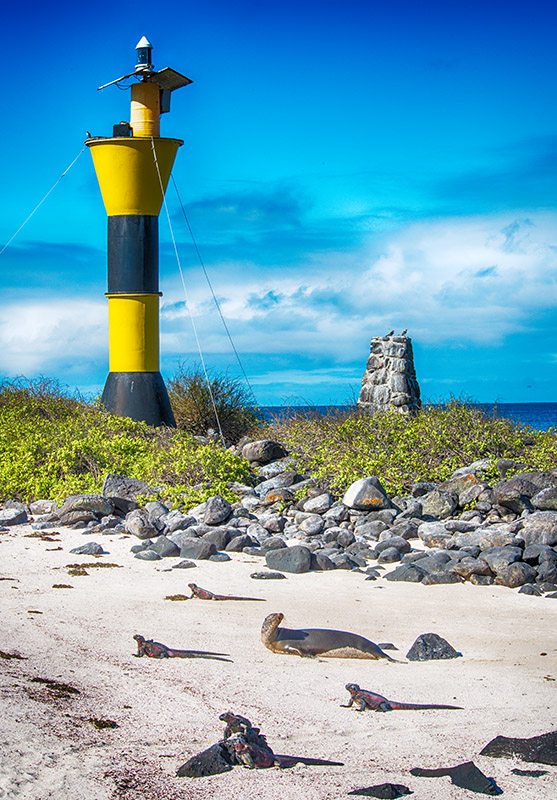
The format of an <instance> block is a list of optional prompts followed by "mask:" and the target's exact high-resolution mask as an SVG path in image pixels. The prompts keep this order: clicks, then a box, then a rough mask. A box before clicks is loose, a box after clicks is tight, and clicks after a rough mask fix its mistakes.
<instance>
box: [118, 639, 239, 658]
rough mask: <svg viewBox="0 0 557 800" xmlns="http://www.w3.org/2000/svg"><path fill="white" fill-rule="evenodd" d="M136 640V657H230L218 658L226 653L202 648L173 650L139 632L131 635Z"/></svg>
mask: <svg viewBox="0 0 557 800" xmlns="http://www.w3.org/2000/svg"><path fill="white" fill-rule="evenodd" d="M133 638H134V639H135V641H136V642H137V653H134V654H133V655H134V656H135V657H136V658H141V657H142V656H147V658H210V659H213V661H230V663H232V661H231V659H230V658H220V657H219V656H226V655H228V653H211V652H207V651H204V650H173V649H172V648H171V647H167V646H166V645H165V644H161V643H160V642H155V641H153V639H145V637H144V636H141V634H139V633H136V634H135V636H134V637H133Z"/></svg>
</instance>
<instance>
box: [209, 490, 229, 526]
mask: <svg viewBox="0 0 557 800" xmlns="http://www.w3.org/2000/svg"><path fill="white" fill-rule="evenodd" d="M231 514H232V506H231V505H230V503H229V502H228V500H225V498H224V497H220V495H216V496H215V497H209V499H208V500H207V502H206V504H205V514H204V515H203V522H204V523H205V525H220V524H221V523H222V522H225V521H226V520H227V519H228V517H230V516H231Z"/></svg>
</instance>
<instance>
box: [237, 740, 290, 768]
mask: <svg viewBox="0 0 557 800" xmlns="http://www.w3.org/2000/svg"><path fill="white" fill-rule="evenodd" d="M230 744H231V745H232V746H233V748H234V754H235V756H236V758H237V760H238V762H239V763H240V764H242V765H243V766H244V767H247V768H248V769H265V768H266V767H275V766H277V767H281V766H285V767H286V766H288V767H292V766H294V764H295V763H296V761H295V760H294V759H292V760H290V759H288V761H289V763H283V764H281V763H280V762H279V761H278V760H277V757H276V756H275V754H274V753H273V751H272V750H271V749H270V748H263V747H258V746H257V745H256V744H253V743H252V742H250V741H249V740H248V737H247V736H245V735H244V734H243V733H237V734H236V735H235V736H233V737H232V738H231V739H230Z"/></svg>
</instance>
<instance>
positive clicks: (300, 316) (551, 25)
mask: <svg viewBox="0 0 557 800" xmlns="http://www.w3.org/2000/svg"><path fill="white" fill-rule="evenodd" d="M4 23H5V24H4V26H3V61H4V64H5V69H6V75H5V82H4V109H5V112H6V113H5V114H4V122H3V125H2V132H1V134H0V136H1V141H2V144H3V148H2V149H3V153H4V158H3V182H2V185H3V192H2V195H1V200H0V202H1V203H2V213H1V214H0V242H2V243H5V242H6V241H8V240H9V238H10V237H11V236H12V235H13V233H14V232H15V231H16V230H17V228H18V227H19V226H20V224H21V223H22V222H23V220H24V219H25V218H26V217H27V215H28V214H29V213H30V212H31V211H32V209H33V208H34V207H35V206H36V204H37V203H38V202H39V201H40V200H41V199H42V198H43V197H44V195H45V194H46V193H47V192H48V190H49V189H50V188H51V187H52V186H53V184H54V183H55V181H56V180H57V179H58V178H59V177H60V175H61V174H62V172H63V171H64V169H66V167H67V166H68V164H69V163H70V162H71V161H72V160H73V159H74V158H75V157H76V156H77V155H78V153H79V152H80V150H81V148H82V147H83V140H84V138H85V135H86V134H85V132H86V131H87V130H89V131H91V132H92V133H93V134H94V135H110V133H111V130H112V125H113V123H115V122H119V121H120V120H124V119H127V118H128V115H129V92H123V91H119V90H118V88H117V87H114V86H112V87H109V88H107V89H104V90H103V91H102V92H98V91H97V90H96V87H97V86H99V85H101V84H103V83H106V82H107V81H109V80H112V79H114V78H117V77H118V76H120V75H122V74H124V73H126V72H128V71H130V70H132V69H133V66H134V63H135V45H136V43H137V41H138V40H139V38H140V37H141V36H142V35H146V36H147V37H148V38H149V39H150V40H151V42H152V43H153V45H154V52H153V56H154V62H155V66H156V67H157V68H161V67H163V66H167V65H169V66H172V67H174V68H176V69H177V70H179V71H180V72H183V73H184V74H186V75H188V76H189V77H190V78H192V79H193V81H194V83H193V84H192V85H190V86H188V87H186V88H184V89H181V90H179V91H178V92H176V93H175V94H174V95H173V98H172V109H171V112H170V114H167V115H164V116H163V117H162V121H161V127H162V135H164V136H176V137H179V138H183V139H184V140H185V144H184V146H183V147H182V148H181V149H180V151H179V153H178V157H177V160H176V164H175V168H174V172H173V175H174V178H175V180H176V184H177V186H178V189H179V191H180V195H181V197H182V200H183V202H184V205H185V207H186V210H187V214H188V217H189V220H190V223H191V226H192V229H193V231H194V234H195V238H196V241H197V244H198V246H199V250H200V252H201V255H202V257H203V261H204V263H205V265H206V268H207V271H208V274H209V276H210V278H211V282H212V285H213V287H214V290H215V293H216V295H217V297H218V298H219V301H220V303H221V307H222V311H223V314H224V316H225V318H226V321H227V324H228V327H229V329H230V332H231V334H232V337H233V340H234V343H235V345H236V348H237V350H238V352H239V354H240V357H241V360H242V364H243V366H244V369H245V371H246V373H247V374H248V376H249V380H250V383H251V385H252V387H253V389H254V391H255V395H256V398H257V400H258V402H259V403H260V404H262V405H279V404H282V403H284V402H289V403H306V402H310V403H317V404H327V403H342V402H344V401H346V400H349V399H350V398H351V397H352V396H354V395H357V393H358V391H359V386H360V381H361V377H362V374H363V370H364V368H365V363H366V359H367V356H368V353H369V340H370V338H371V337H372V336H376V335H383V334H385V333H386V332H387V331H389V330H390V329H391V328H394V329H395V330H396V331H400V330H402V329H403V328H408V331H409V335H410V336H411V337H412V340H413V345H414V352H415V361H416V369H417V374H418V380H419V382H420V386H421V390H422V396H423V397H424V399H427V400H431V401H436V400H439V399H441V398H447V397H448V396H450V395H457V396H461V395H466V396H468V397H470V398H472V399H475V400H478V401H482V402H491V401H495V400H498V401H500V402H528V401H532V402H534V401H555V400H556V396H555V389H554V387H555V385H556V383H557V380H556V379H557V332H556V326H555V316H556V314H555V310H556V306H557V180H556V179H557V111H556V108H557V104H556V102H555V83H556V66H557V49H556V48H555V36H554V32H555V29H556V27H557V10H556V8H555V7H553V8H552V7H550V5H549V4H547V3H541V2H536V0H534V2H529V3H516V2H515V3H513V2H506V3H502V2H501V3H499V2H489V0H486V2H483V3H479V2H476V0H471V1H470V2H468V3H467V4H466V5H465V4H458V5H457V4H451V3H447V2H443V3H441V2H427V1H425V2H418V0H415V2H408V1H405V2H397V0H392V1H391V2H389V3H384V2H379V1H378V0H368V2H364V1H363V0H358V1H356V0H346V1H345V2H342V3H341V2H337V0H334V1H333V0H323V1H322V2H319V3H317V2H313V0H309V1H307V2H299V0H298V2H291V0H286V2H283V3H282V4H280V5H279V4H276V3H270V2H262V0H238V2H234V3H231V2H216V1H215V0H207V1H206V2H205V3H203V4H190V5H189V6H186V5H182V4H175V5H173V6H168V7H164V6H161V7H159V9H158V10H155V8H154V6H153V5H152V4H151V3H146V2H144V1H143V0H137V2H133V3H131V2H126V0H124V2H121V3H118V4H114V6H112V7H110V8H109V7H106V8H104V7H103V8H100V7H99V8H93V7H90V6H87V5H81V6H80V5H77V6H76V4H75V3H69V2H61V3H60V2H59V3H56V4H55V5H54V6H52V5H48V6H45V5H44V4H40V5H38V4H37V5H36V6H35V7H31V8H30V7H29V6H25V7H23V6H22V7H15V6H14V7H12V8H11V9H10V10H9V11H7V12H5V15H4ZM167 198H168V207H169V212H170V216H171V220H172V226H173V230H174V233H175V236H176V240H177V245H178V251H179V256H180V261H181V265H182V269H183V271H184V276H185V281H186V285H187V291H188V297H189V307H190V310H191V313H192V315H193V317H194V320H195V325H196V328H197V331H198V334H199V339H200V342H201V347H202V350H203V355H204V358H205V360H206V363H207V365H208V367H209V368H211V369H213V370H216V371H224V370H228V371H229V373H230V374H232V375H234V376H236V375H239V374H240V370H239V367H238V364H237V362H236V359H235V356H234V354H233V352H232V349H231V347H230V343H229V341H228V338H227V336H226V333H225V331H224V329H223V326H222V324H221V321H220V318H219V316H218V313H217V311H216V309H215V307H214V304H213V301H212V297H211V293H210V290H209V287H208V286H207V283H206V281H205V278H204V275H203V272H202V270H201V268H200V266H199V262H198V260H197V256H196V253H195V250H194V248H193V246H192V242H191V239H190V236H189V232H188V230H187V227H186V225H185V223H184V219H183V217H182V215H181V211H180V206H179V203H178V199H177V196H176V193H175V191H174V187H173V186H172V184H171V185H170V187H169V190H168V193H167ZM160 239H161V259H160V276H161V289H162V291H163V298H162V301H161V370H162V372H163V374H164V375H165V376H166V377H169V376H171V375H172V374H173V373H174V372H175V371H176V369H177V367H178V364H179V363H180V362H182V363H184V364H186V365H191V364H194V363H196V362H198V361H199V355H198V353H197V347H196V344H195V339H194V336H193V333H192V323H191V319H190V315H189V313H188V310H187V309H186V304H185V298H184V293H183V290H182V285H181V282H180V277H179V274H178V268H177V263H176V259H175V256H174V250H173V247H172V241H171V237H170V233H169V226H168V222H167V219H166V216H165V213H164V211H163V212H162V213H161V218H160ZM2 246H3V244H2V245H0V249H1V247H2ZM0 281H1V284H0V285H1V289H2V315H1V318H0V374H1V375H3V376H6V377H13V376H16V375H25V376H27V377H33V376H37V375H40V374H42V375H45V376H50V377H56V378H58V379H59V380H60V382H61V383H62V384H64V385H67V386H69V387H78V388H79V389H80V390H82V391H84V392H86V393H98V392H99V391H100V390H102V386H103V384H104V380H105V377H106V373H107V369H108V345H107V338H108V337H107V308H106V300H105V298H104V292H105V291H106V214H105V211H104V207H103V205H102V200H101V197H100V192H99V189H98V185H97V182H96V178H95V175H94V170H93V166H92V163H91V157H90V154H89V152H84V153H82V155H81V156H80V157H79V159H78V161H77V162H76V163H75V165H74V166H73V167H72V168H71V170H70V171H69V172H68V174H67V175H66V176H65V177H64V178H63V180H62V181H61V182H60V183H59V184H58V185H57V186H56V188H55V189H54V190H53V192H52V193H51V194H50V195H49V197H48V198H47V199H46V200H45V202H44V203H43V205H42V206H41V207H40V209H39V210H38V211H37V212H36V214H35V215H34V216H33V217H32V219H31V220H30V221H29V222H28V223H27V224H26V225H25V227H24V228H23V229H22V231H21V232H20V233H19V234H18V236H17V237H16V238H15V239H14V241H13V243H12V244H11V245H10V246H9V247H8V248H7V249H6V250H5V251H4V253H3V254H2V255H1V256H0Z"/></svg>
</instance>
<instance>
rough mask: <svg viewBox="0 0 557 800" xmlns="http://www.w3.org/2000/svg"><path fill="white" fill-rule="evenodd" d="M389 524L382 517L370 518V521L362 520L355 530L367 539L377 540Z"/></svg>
mask: <svg viewBox="0 0 557 800" xmlns="http://www.w3.org/2000/svg"><path fill="white" fill-rule="evenodd" d="M387 528H388V525H387V523H386V522H383V521H382V520H380V519H375V520H370V521H368V522H362V523H361V524H360V525H356V527H355V532H356V533H357V535H358V536H363V537H364V538H365V539H374V540H377V539H378V538H379V536H380V534H381V533H383V531H386V530H387Z"/></svg>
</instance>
